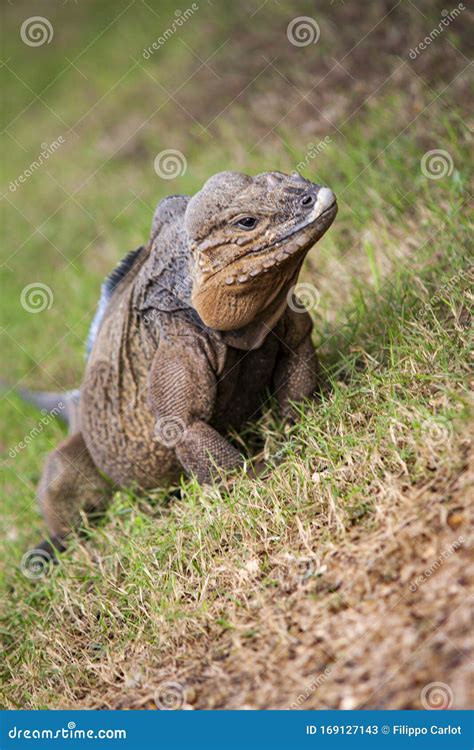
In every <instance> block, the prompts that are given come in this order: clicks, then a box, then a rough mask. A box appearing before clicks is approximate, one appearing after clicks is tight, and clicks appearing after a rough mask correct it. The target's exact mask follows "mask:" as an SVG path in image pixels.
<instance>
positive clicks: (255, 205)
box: [39, 172, 337, 540]
mask: <svg viewBox="0 0 474 750" xmlns="http://www.w3.org/2000/svg"><path fill="white" fill-rule="evenodd" d="M336 211H337V207H336V201H335V197H334V195H333V193H332V192H331V191H330V190H328V189H327V188H320V187H319V186H317V185H314V184H313V183H311V182H309V181H307V180H305V179H303V178H302V177H300V176H299V175H298V174H297V173H293V174H292V175H290V176H288V175H284V174H281V173H279V172H270V173H265V174H261V175H257V176H256V177H249V176H247V175H243V174H239V173H235V172H222V173H220V174H217V175H215V176H214V177H212V178H211V179H210V180H208V182H207V183H206V184H205V185H204V187H203V188H202V190H201V191H200V192H198V193H197V194H196V195H195V196H193V197H192V198H190V197H187V196H173V197H170V198H166V199H165V200H164V201H162V202H161V203H160V204H159V205H158V208H157V210H156V213H155V216H154V219H153V225H152V232H151V236H150V239H149V242H148V244H147V245H146V246H145V247H143V248H141V250H140V251H137V252H136V253H135V254H134V256H133V258H132V261H133V262H132V261H130V264H129V265H131V267H130V268H129V269H128V271H127V272H126V273H125V274H124V275H123V274H122V278H120V280H118V283H115V286H114V288H113V290H112V292H111V293H109V299H108V300H107V303H106V305H105V304H102V310H101V313H100V314H99V316H98V318H97V320H96V321H95V324H94V326H93V341H92V346H91V351H90V355H89V359H88V362H87V366H86V371H85V376H84V380H83V383H82V386H81V391H80V400H79V405H78V407H77V410H76V411H75V419H74V422H75V425H76V430H77V425H79V427H80V430H79V431H76V432H75V434H74V435H71V436H70V437H69V438H68V439H67V440H65V441H64V442H63V443H62V445H61V446H59V448H58V449H57V450H56V451H54V452H53V453H52V454H51V455H50V456H49V458H48V460H47V464H46V468H45V473H44V476H43V479H42V481H41V483H40V488H39V496H40V504H41V507H42V509H43V513H44V515H45V517H46V521H47V524H48V530H49V533H50V535H51V537H52V538H54V539H60V540H62V539H63V538H64V536H65V535H66V534H67V532H68V531H69V530H70V528H71V527H72V526H73V525H74V524H75V523H77V520H78V517H79V512H80V511H81V510H87V511H89V510H91V509H94V508H101V507H103V505H104V503H105V502H106V499H107V497H108V496H109V495H110V492H111V489H112V486H111V485H113V486H115V487H124V486H130V485H138V486H139V487H142V488H151V487H156V486H159V485H162V484H165V483H169V482H171V481H175V480H176V479H177V478H178V477H179V475H180V474H181V473H183V472H184V473H186V474H187V475H191V474H194V475H196V476H197V478H198V480H199V481H200V482H206V481H209V480H210V479H211V477H212V475H213V472H214V471H215V467H216V466H217V467H220V468H223V469H226V470H231V469H233V468H235V467H238V466H239V465H241V464H242V463H243V457H242V456H241V454H240V453H239V451H238V450H237V449H236V448H235V447H234V446H232V445H231V443H230V442H229V441H228V439H227V437H226V435H227V433H228V431H229V430H230V429H231V428H232V429H236V430H239V429H240V428H241V426H242V425H243V424H244V423H245V422H246V421H248V420H250V419H252V418H254V417H255V416H256V415H257V414H258V411H259V408H260V406H261V405H262V402H263V400H264V398H265V393H266V389H269V390H270V392H273V393H274V394H276V397H277V400H278V403H279V406H280V409H281V412H282V414H283V416H284V417H289V416H291V402H292V401H299V400H301V399H303V398H305V397H310V396H311V395H312V393H313V391H314V389H315V386H316V380H317V360H316V355H315V352H314V348H313V345H312V343H311V328H312V324H311V319H310V317H309V315H308V314H307V313H305V312H294V311H292V310H291V309H290V308H289V307H288V299H287V297H288V293H289V291H290V289H291V287H292V286H293V285H294V284H295V283H296V281H297V278H298V274H299V271H300V269H301V265H302V262H303V260H304V257H305V255H306V253H307V252H308V250H309V249H310V248H311V247H312V246H313V245H314V244H315V242H317V241H318V240H319V238H320V237H321V236H322V235H323V234H324V232H325V231H326V230H327V229H328V228H329V226H330V225H331V223H332V221H333V219H334V217H335V215H336ZM115 282H117V279H115ZM104 308H105V310H104ZM74 403H76V402H74ZM97 469H98V470H99V471H97ZM104 475H105V477H106V478H104Z"/></svg>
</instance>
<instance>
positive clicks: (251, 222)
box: [235, 216, 258, 229]
mask: <svg viewBox="0 0 474 750" xmlns="http://www.w3.org/2000/svg"><path fill="white" fill-rule="evenodd" d="M257 223H258V220H257V219H256V218H255V217H254V216H244V217H243V219H239V220H238V221H236V222H235V226H236V227H240V229H254V228H255V227H256V226H257Z"/></svg>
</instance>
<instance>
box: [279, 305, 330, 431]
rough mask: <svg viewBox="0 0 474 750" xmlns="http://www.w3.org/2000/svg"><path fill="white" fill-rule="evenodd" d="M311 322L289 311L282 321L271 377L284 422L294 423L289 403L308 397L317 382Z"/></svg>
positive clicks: (300, 314)
mask: <svg viewBox="0 0 474 750" xmlns="http://www.w3.org/2000/svg"><path fill="white" fill-rule="evenodd" d="M312 327H313V326H312V322H311V318H310V317H309V315H308V314H307V313H305V312H301V313H300V312H292V311H291V310H289V311H288V312H287V314H286V316H285V320H284V321H282V326H281V329H280V333H281V339H280V340H281V352H280V357H279V360H278V364H277V367H276V370H275V374H274V387H275V393H276V396H277V399H278V404H279V407H280V413H281V416H282V417H283V419H285V420H287V421H293V420H294V419H295V417H296V410H295V408H294V407H293V406H292V404H291V402H292V401H293V402H298V401H302V400H303V399H304V398H311V397H312V396H313V394H314V392H315V390H316V388H317V385H318V382H319V379H320V368H319V361H318V357H317V354H316V350H315V348H314V345H313V342H312V341H311V331H312Z"/></svg>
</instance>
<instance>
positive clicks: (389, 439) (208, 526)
mask: <svg viewBox="0 0 474 750" xmlns="http://www.w3.org/2000/svg"><path fill="white" fill-rule="evenodd" d="M442 7H443V6H442V5H439V6H438V5H437V4H436V3H432V2H424V3H423V2H419V3H416V5H415V4H414V3H411V2H405V1H404V0H403V1H402V2H401V3H370V4H367V8H366V9H365V11H364V18H363V19H362V20H361V18H360V14H359V13H358V12H357V11H356V9H354V7H352V4H343V3H334V4H331V3H327V5H326V6H324V7H322V8H321V9H320V10H318V12H317V13H316V11H315V10H314V8H313V4H311V3H300V4H299V5H298V8H296V7H294V5H293V4H292V5H291V7H290V6H289V5H288V4H286V3H273V2H269V3H267V4H266V5H264V6H262V7H260V8H259V4H258V3H255V4H253V3H250V2H249V3H247V4H244V5H241V4H239V7H238V8H236V7H232V9H230V8H229V6H228V5H225V6H224V4H220V3H217V2H214V3H213V4H207V3H204V4H203V5H202V7H200V8H199V9H198V10H197V11H196V12H195V13H194V14H193V15H192V16H191V17H190V18H189V19H188V20H187V21H186V22H185V23H184V24H183V25H182V26H181V27H179V28H178V29H177V31H176V33H174V34H173V35H172V36H171V37H170V38H169V39H168V41H167V42H166V43H165V44H164V45H163V46H162V47H161V48H160V49H159V50H156V51H154V53H153V54H152V55H151V56H150V57H149V58H148V59H147V58H146V57H144V56H143V54H142V51H143V49H144V48H146V47H148V46H149V45H150V44H152V42H153V40H155V39H157V38H158V37H159V36H160V35H161V34H162V33H163V32H164V30H165V29H167V28H170V26H171V24H172V21H173V18H175V17H176V16H175V7H174V6H172V4H171V3H160V4H159V9H158V8H155V7H154V5H152V4H146V3H145V2H139V0H135V2H131V3H126V2H120V3H100V4H95V5H94V13H90V12H88V7H87V4H82V3H81V4H79V5H75V4H72V5H69V4H67V5H61V4H60V3H58V4H57V5H56V6H55V5H51V8H48V19H49V21H50V22H51V24H52V26H53V29H54V36H53V39H52V40H51V41H50V43H49V44H48V43H46V44H44V45H42V46H38V47H30V46H28V45H26V44H24V43H22V41H21V38H20V35H19V29H20V27H21V24H22V22H23V21H24V20H25V19H26V18H28V17H29V16H31V15H37V9H35V8H33V6H32V5H31V4H28V3H19V4H15V7H14V8H12V7H9V8H8V9H7V11H5V14H6V19H5V20H6V22H7V24H8V25H9V29H10V33H9V34H8V36H6V38H5V40H4V50H3V55H2V57H3V58H4V59H5V60H6V63H5V65H4V66H3V68H2V75H3V77H4V86H5V90H6V91H7V97H6V103H5V106H4V112H3V117H4V123H3V128H5V132H4V135H3V137H4V138H5V144H6V158H5V159H4V163H3V164H2V186H3V200H2V209H3V215H4V218H5V229H4V238H3V243H2V261H3V264H2V271H1V273H2V279H1V283H2V300H3V305H2V308H3V309H2V353H3V357H2V360H3V372H2V376H3V377H4V378H5V379H6V380H8V381H9V382H11V383H20V384H28V385H30V386H34V387H40V388H50V389H53V390H58V389H59V388H70V387H73V386H76V385H77V384H78V383H79V381H80V378H81V372H82V367H83V342H84V339H85V336H86V333H87V329H88V325H89V323H90V320H91V316H92V314H93V310H94V307H95V304H96V301H97V297H98V290H99V286H100V282H101V280H102V278H103V277H104V276H105V274H106V273H108V271H109V270H110V269H111V268H112V267H113V265H114V264H115V263H116V261H118V259H119V258H120V257H121V256H123V255H124V254H125V253H126V252H127V251H128V250H130V249H131V248H133V247H136V246H137V245H138V244H140V243H141V242H142V241H143V239H144V238H145V237H146V236H147V232H148V228H149V224H150V221H151V216H152V212H153V209H154V206H155V204H156V202H157V200H159V199H160V198H162V197H163V196H164V195H166V194H169V193H173V192H189V193H192V192H194V191H195V190H196V189H198V188H199V186H200V185H201V184H202V182H203V181H204V180H205V179H206V178H207V177H208V176H209V175H210V174H212V173H213V172H216V171H219V170H222V169H229V168H233V169H240V170H242V171H247V172H249V173H255V172H258V171H266V170H269V169H280V170H282V171H291V170H292V169H294V168H295V166H296V165H297V164H300V163H301V162H305V165H306V166H305V167H304V169H303V172H304V174H305V175H306V176H308V177H310V178H311V179H313V180H315V181H319V182H322V183H325V184H328V185H330V186H331V187H332V188H333V189H334V191H335V192H336V194H337V196H338V199H339V204H340V212H339V215H338V217H337V220H336V222H335V224H334V226H333V227H332V228H331V230H330V232H329V233H328V235H327V236H326V237H325V238H324V240H323V241H322V242H321V243H320V244H319V245H318V247H317V249H315V250H314V251H312V253H310V255H309V257H308V260H307V262H306V264H305V268H304V273H303V280H304V281H305V282H308V283H311V284H312V285H313V286H314V288H316V289H317V292H318V294H317V295H315V297H314V299H315V303H314V304H313V306H312V314H313V315H314V319H315V323H316V325H315V342H316V343H317V344H318V345H319V347H320V353H321V359H322V363H323V366H324V370H325V379H326V387H325V389H324V393H323V395H322V396H321V399H320V401H318V402H317V403H314V404H307V405H306V406H305V407H304V408H303V409H302V410H301V419H300V421H299V422H298V424H297V425H295V427H293V428H292V429H290V430H284V429H283V428H282V426H281V425H280V424H279V423H278V420H277V419H276V418H275V416H273V414H272V411H271V403H268V404H267V405H266V407H265V410H264V414H263V415H262V417H261V419H260V420H259V422H258V424H256V425H254V426H252V427H251V428H249V432H248V435H245V436H244V438H245V441H247V442H248V441H250V442H257V443H258V444H259V445H260V446H262V448H261V449H262V452H263V454H264V455H265V457H266V459H267V460H268V462H269V464H270V466H274V468H273V469H272V471H271V472H270V474H269V476H268V477H267V478H265V479H259V480H256V481H250V480H248V479H245V478H238V479H237V480H236V481H235V483H234V484H233V485H232V486H230V487H229V488H228V489H227V490H223V489H218V488H217V487H206V488H200V487H198V486H197V485H196V484H195V483H194V482H192V481H185V480H183V482H182V484H181V486H180V488H161V489H157V490H156V492H153V493H150V495H149V496H148V497H137V496H136V495H134V494H133V493H129V492H119V493H117V494H116V496H115V498H114V502H113V504H112V506H111V507H110V510H109V512H108V513H107V516H106V517H105V518H104V520H103V521H102V522H101V523H100V524H99V525H98V526H97V527H94V528H89V527H87V526H86V536H87V538H86V541H81V542H79V541H77V542H75V543H74V544H73V545H72V548H71V549H70V550H69V551H68V552H67V553H66V554H65V555H64V556H63V557H62V558H61V564H60V565H59V566H57V567H56V568H54V569H53V570H51V571H50V572H49V573H48V575H45V576H43V577H41V578H39V579H38V580H31V579H30V578H28V577H26V576H25V575H23V574H22V572H21V570H20V569H19V563H20V560H21V557H22V554H23V553H24V551H25V550H26V549H28V548H29V547H30V546H31V545H34V544H35V543H36V542H37V541H38V540H39V539H40V537H41V536H42V534H43V533H44V527H43V524H42V521H41V518H40V516H39V513H38V511H37V509H36V505H35V500H34V492H35V490H34V488H35V483H36V481H37V479H38V477H39V473H40V470H41V464H42V460H43V458H44V456H45V454H46V453H47V452H48V451H49V450H50V449H51V448H52V447H53V446H54V445H55V444H56V443H57V442H58V440H59V439H60V438H61V436H62V434H63V432H62V428H61V426H60V425H59V424H57V423H55V422H53V421H51V422H48V423H47V424H43V423H41V421H40V420H41V415H38V413H37V412H35V411H34V410H33V409H30V408H29V407H27V406H25V405H24V404H22V403H21V402H20V401H19V400H18V399H17V397H16V396H15V395H14V394H13V393H12V392H8V393H7V394H6V396H5V398H4V400H3V403H2V407H1V409H2V425H3V428H2V436H1V443H2V449H3V451H4V454H5V460H4V462H3V465H2V500H1V503H2V505H1V518H0V525H1V533H2V544H1V545H0V562H1V575H2V583H1V591H2V594H1V596H2V620H1V624H0V628H1V635H2V638H3V655H2V657H1V672H0V674H1V678H2V685H1V687H0V693H1V705H2V706H10V707H23V708H27V707H28V708H29V707H32V708H45V707H54V708H57V707H66V706H67V707H72V706H75V707H104V708H116V707H119V708H136V707H145V708H155V707H157V706H158V707H159V708H160V707H163V706H165V707H166V706H178V707H179V706H182V705H187V706H191V707H193V708H209V707H212V708H242V707H250V708H254V707H256V708H289V707H293V708H298V707H304V708H324V707H331V708H357V707H362V708H369V707H383V708H414V707H420V706H422V705H424V706H426V702H427V701H428V702H429V701H430V700H431V701H435V700H436V699H437V695H438V697H439V695H441V699H442V700H444V701H445V702H447V703H451V701H452V705H453V706H455V707H465V706H467V703H468V696H467V684H468V682H467V681H468V675H467V656H468V653H469V649H470V647H471V644H470V642H469V590H470V589H469V581H468V573H467V570H468V568H467V564H466V563H467V554H468V552H467V550H468V544H469V521H470V514H471V512H472V511H471V509H470V507H469V503H468V499H469V496H470V493H471V494H472V461H471V459H470V457H471V453H470V423H469V395H468V394H469V375H470V369H469V364H470V363H469V326H470V301H471V299H472V297H471V292H472V257H471V259H470V257H469V233H470V231H471V229H472V228H471V227H470V225H469V222H468V218H467V211H466V208H467V204H468V200H469V172H468V164H469V160H468V148H469V144H470V140H469V138H470V134H469V129H468V122H467V120H468V118H469V113H468V112H467V111H466V104H465V103H466V101H467V73H468V71H467V65H468V50H467V40H466V39H465V38H464V36H463V30H464V29H466V28H467V20H466V19H464V18H458V19H455V20H454V21H453V22H452V23H451V24H450V25H449V28H446V29H444V30H443V32H442V33H441V35H440V36H439V37H437V38H436V39H435V40H434V41H433V43H432V44H430V46H429V48H428V49H426V50H425V51H423V52H422V53H421V54H420V55H418V56H417V57H416V59H415V60H413V59H412V58H410V54H409V53H410V49H413V48H414V47H415V46H416V45H417V44H418V43H419V42H420V40H422V39H423V38H424V37H425V36H426V35H427V34H429V33H430V31H431V30H432V29H433V28H435V27H437V25H438V23H439V21H440V18H442V16H441V15H440V13H441V9H442ZM183 12H184V7H183ZM387 13H388V15H386V14H387ZM465 13H466V14H467V11H465ZM157 14H158V15H157ZM297 15H310V16H314V17H315V18H317V20H318V23H319V27H320V31H321V34H320V39H319V41H318V43H317V44H315V45H308V46H306V47H298V46H294V45H292V44H290V43H289V42H288V39H287V33H286V30H287V25H288V23H289V21H290V20H291V19H292V18H294V17H295V16H297ZM60 136H61V138H62V139H63V140H64V143H61V145H60V147H59V148H58V149H57V151H55V152H54V154H52V155H51V156H50V158H49V159H48V160H47V161H46V163H44V164H43V165H42V166H41V167H40V168H38V169H37V170H34V171H33V174H32V175H31V176H28V177H27V179H24V180H23V181H22V182H19V181H18V178H19V176H20V175H22V174H24V170H25V169H27V167H28V165H30V164H31V163H32V161H34V160H35V159H37V157H38V154H39V153H40V151H41V149H42V144H45V143H46V144H51V143H52V142H53V141H55V140H57V139H58V138H59V137H60ZM324 139H326V140H324ZM318 143H320V144H321V143H322V144H323V145H320V147H319V148H315V145H316V144H318ZM167 148H174V149H179V150H180V151H181V152H182V153H183V154H184V155H185V157H186V160H187V170H186V172H185V174H184V175H182V176H181V177H179V178H178V179H175V180H169V181H167V180H163V179H160V178H159V177H158V176H157V174H156V173H155V171H154V169H153V163H154V158H155V155H156V154H157V153H159V152H160V151H162V150H163V149H167ZM432 149H441V150H442V151H443V152H444V153H443V154H442V155H441V166H442V172H441V176H440V175H439V174H435V175H434V177H436V178H439V179H434V178H433V176H432V175H431V176H430V175H429V170H430V169H431V170H433V169H435V167H436V164H435V163H433V162H428V163H427V167H423V168H422V160H423V157H424V155H425V154H426V153H427V152H428V151H431V150H432ZM425 161H426V159H425ZM423 163H425V162H423ZM427 169H428V173H427ZM15 181H16V182H15ZM12 184H13V186H14V188H15V189H12V187H11V186H12ZM15 186H16V187H15ZM38 283H40V284H45V285H47V287H48V289H49V291H46V294H47V303H48V305H47V308H48V309H45V310H43V311H42V312H40V313H37V314H35V313H32V312H28V311H27V310H26V309H25V306H24V305H22V304H21V295H22V290H24V288H25V287H26V286H27V285H28V284H38ZM316 301H317V303H316ZM49 303H51V304H49ZM46 421H48V420H46ZM27 436H28V437H27ZM25 443H27V445H25ZM176 490H179V493H178V492H177V491H176ZM178 494H179V495H180V496H179V498H178ZM431 683H443V686H442V687H441V688H439V690H440V693H438V694H437V695H436V694H433V693H432V687H431ZM430 696H431V697H430Z"/></svg>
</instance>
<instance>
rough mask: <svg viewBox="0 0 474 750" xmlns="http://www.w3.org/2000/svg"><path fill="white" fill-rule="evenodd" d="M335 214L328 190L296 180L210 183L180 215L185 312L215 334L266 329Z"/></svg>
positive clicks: (220, 178) (278, 177)
mask: <svg viewBox="0 0 474 750" xmlns="http://www.w3.org/2000/svg"><path fill="white" fill-rule="evenodd" d="M336 212H337V205H336V198H335V195H334V193H333V192H332V190H329V188H326V187H321V186H320V185H315V184H314V183H312V182H310V181H309V180H306V179H304V178H303V177H301V176H300V175H299V174H298V173H297V172H293V173H292V174H291V175H286V174H282V173H281V172H266V173H264V174H259V175H257V176H256V177H249V176H248V175H244V174H240V173H238V172H221V173H220V174H216V175H214V177H211V178H210V179H209V180H208V181H207V182H206V183H205V185H204V187H203V188H202V190H200V192H199V193H197V194H196V195H195V196H194V197H193V198H191V200H190V201H189V204H188V206H187V208H186V213H185V226H186V232H187V236H188V241H189V245H190V248H191V251H192V255H193V286H192V304H193V306H194V308H195V309H196V311H197V312H198V313H199V316H200V317H201V319H202V321H203V322H204V323H205V324H206V325H207V326H209V327H210V328H214V329H217V330H220V331H234V330H237V329H241V328H244V327H245V326H248V325H249V324H255V323H258V322H259V321H265V322H267V323H273V322H274V320H276V319H277V318H278V317H279V316H280V315H281V314H282V312H283V310H284V309H285V307H286V304H287V302H286V296H287V293H288V291H289V289H290V288H291V286H292V285H293V284H294V283H295V282H296V279H297V277H298V273H299V270H300V268H301V264H302V262H303V259H304V257H305V255H306V253H307V252H308V250H309V249H310V248H311V247H312V246H313V245H314V244H315V242H317V241H318V240H319V238H320V237H322V235H323V234H324V233H325V232H326V230H327V229H328V228H329V227H330V225H331V224H332V222H333V219H334V217H335V215H336Z"/></svg>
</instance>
